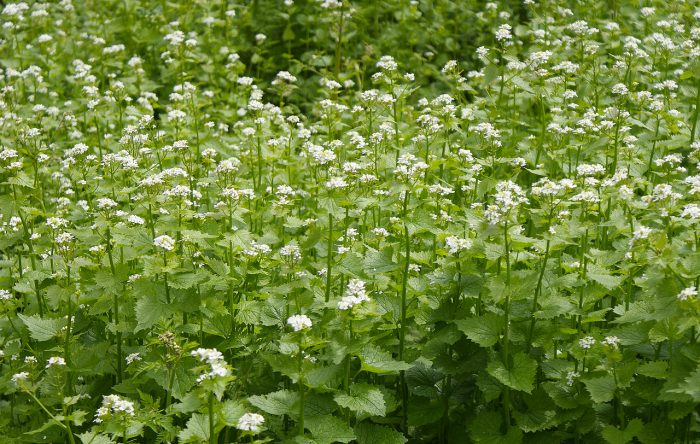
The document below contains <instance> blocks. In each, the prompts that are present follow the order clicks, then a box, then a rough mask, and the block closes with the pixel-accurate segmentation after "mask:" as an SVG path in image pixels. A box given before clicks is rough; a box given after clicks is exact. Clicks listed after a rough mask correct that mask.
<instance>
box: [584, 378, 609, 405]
mask: <svg viewBox="0 0 700 444" xmlns="http://www.w3.org/2000/svg"><path fill="white" fill-rule="evenodd" d="M583 383H584V384H585V385H586V389H588V393H590V394H591V399H592V400H593V402H596V403H602V402H608V401H610V400H611V399H613V397H614V396H615V390H616V389H617V386H616V385H615V378H614V377H613V376H612V375H605V376H600V377H596V378H589V379H584V380H583Z"/></svg>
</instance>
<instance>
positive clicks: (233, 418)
mask: <svg viewBox="0 0 700 444" xmlns="http://www.w3.org/2000/svg"><path fill="white" fill-rule="evenodd" d="M245 412H246V408H245V407H244V406H243V404H241V403H240V402H238V401H234V400H233V399H227V400H226V401H224V404H223V405H222V406H221V415H222V416H223V419H224V423H226V425H227V426H229V427H235V426H236V424H238V419H239V418H240V417H241V416H243V415H244V414H245Z"/></svg>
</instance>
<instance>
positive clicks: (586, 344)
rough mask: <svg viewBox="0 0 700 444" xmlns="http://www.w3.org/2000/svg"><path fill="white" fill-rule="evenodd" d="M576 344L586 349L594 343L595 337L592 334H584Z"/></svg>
mask: <svg viewBox="0 0 700 444" xmlns="http://www.w3.org/2000/svg"><path fill="white" fill-rule="evenodd" d="M578 345H579V347H581V348H582V349H584V350H588V349H589V348H591V347H593V346H594V345H595V339H594V338H593V337H592V336H586V337H585V338H583V339H580V340H579V341H578Z"/></svg>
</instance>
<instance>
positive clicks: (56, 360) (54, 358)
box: [46, 356, 66, 368]
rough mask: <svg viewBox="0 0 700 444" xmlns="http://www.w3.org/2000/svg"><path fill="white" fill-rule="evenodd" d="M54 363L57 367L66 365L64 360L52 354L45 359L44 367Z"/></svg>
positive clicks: (51, 365)
mask: <svg viewBox="0 0 700 444" xmlns="http://www.w3.org/2000/svg"><path fill="white" fill-rule="evenodd" d="M54 365H57V366H59V367H60V366H63V365H66V360H65V359H63V358H62V357H60V356H52V357H50V358H49V359H48V361H46V368H49V367H53V366H54Z"/></svg>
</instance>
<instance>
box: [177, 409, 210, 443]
mask: <svg viewBox="0 0 700 444" xmlns="http://www.w3.org/2000/svg"><path fill="white" fill-rule="evenodd" d="M177 436H178V438H179V439H180V442H182V443H187V442H197V443H201V442H207V441H209V415H203V414H201V413H194V414H193V415H192V417H191V418H190V419H189V420H188V421H187V427H186V428H185V429H184V430H182V431H181V432H180V433H179V434H178V435H177Z"/></svg>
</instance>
